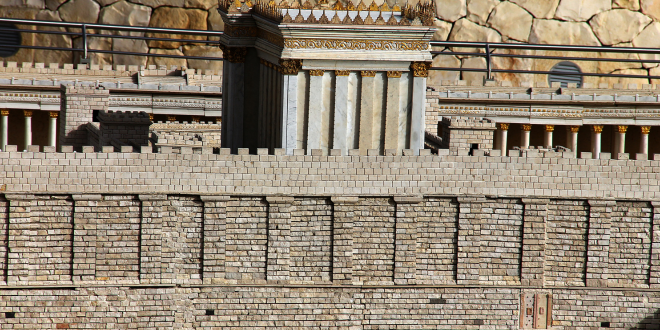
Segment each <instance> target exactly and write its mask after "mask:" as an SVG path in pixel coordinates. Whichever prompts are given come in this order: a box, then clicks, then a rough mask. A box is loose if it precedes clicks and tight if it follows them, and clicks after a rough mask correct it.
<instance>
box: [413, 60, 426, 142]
mask: <svg viewBox="0 0 660 330" xmlns="http://www.w3.org/2000/svg"><path fill="white" fill-rule="evenodd" d="M430 67H431V63H428V62H413V63H412V64H411V65H410V68H411V69H412V71H413V81H412V83H413V88H412V109H411V112H412V113H411V117H410V149H413V150H414V152H415V154H416V155H418V154H419V151H420V150H422V149H424V131H425V127H424V125H425V121H424V113H425V111H426V78H427V77H428V76H429V68H430Z"/></svg>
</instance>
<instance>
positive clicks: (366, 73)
mask: <svg viewBox="0 0 660 330" xmlns="http://www.w3.org/2000/svg"><path fill="white" fill-rule="evenodd" d="M360 74H361V75H362V77H375V76H376V71H360Z"/></svg>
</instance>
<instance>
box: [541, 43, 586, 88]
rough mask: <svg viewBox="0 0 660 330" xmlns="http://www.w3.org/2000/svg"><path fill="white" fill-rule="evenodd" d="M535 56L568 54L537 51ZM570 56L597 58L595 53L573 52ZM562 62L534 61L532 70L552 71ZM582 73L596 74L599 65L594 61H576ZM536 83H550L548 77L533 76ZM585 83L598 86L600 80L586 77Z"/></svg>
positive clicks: (564, 53)
mask: <svg viewBox="0 0 660 330" xmlns="http://www.w3.org/2000/svg"><path fill="white" fill-rule="evenodd" d="M534 54H535V55H543V56H566V52H562V51H535V52H534ZM570 56H574V57H594V56H597V55H595V54H594V53H581V52H571V53H570ZM559 62H562V60H543V59H534V60H533V61H532V70H534V71H550V70H552V68H553V67H554V66H555V65H557V63H559ZM574 63H575V64H576V65H577V66H578V67H579V68H580V71H582V72H591V73H593V72H596V71H597V69H598V63H597V62H594V61H575V62H574ZM533 76H534V81H535V82H546V83H547V82H548V76H547V75H533ZM584 82H585V83H593V84H596V86H598V85H597V84H598V82H599V79H598V78H597V77H584Z"/></svg>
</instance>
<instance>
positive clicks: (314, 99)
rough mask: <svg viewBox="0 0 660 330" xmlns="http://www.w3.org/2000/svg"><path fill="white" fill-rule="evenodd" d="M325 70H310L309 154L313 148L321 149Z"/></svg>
mask: <svg viewBox="0 0 660 330" xmlns="http://www.w3.org/2000/svg"><path fill="white" fill-rule="evenodd" d="M324 73H325V71H323V70H309V116H308V120H307V154H308V155H310V154H311V151H312V149H321V135H322V134H323V133H324V132H322V130H321V127H323V123H322V122H321V118H322V117H321V116H322V115H323V112H324V110H325V109H324V103H323V74H324Z"/></svg>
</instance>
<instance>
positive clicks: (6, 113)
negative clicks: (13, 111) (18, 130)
mask: <svg viewBox="0 0 660 330" xmlns="http://www.w3.org/2000/svg"><path fill="white" fill-rule="evenodd" d="M0 114H2V115H3V116H9V109H2V110H0Z"/></svg>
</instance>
